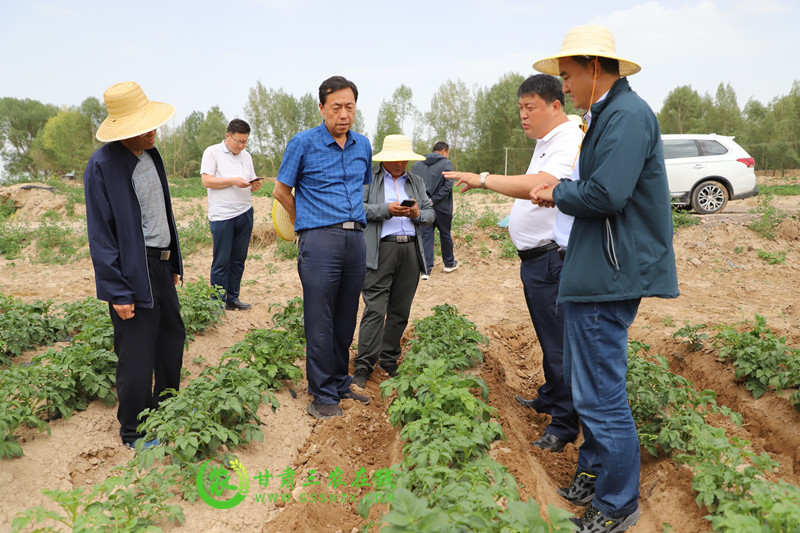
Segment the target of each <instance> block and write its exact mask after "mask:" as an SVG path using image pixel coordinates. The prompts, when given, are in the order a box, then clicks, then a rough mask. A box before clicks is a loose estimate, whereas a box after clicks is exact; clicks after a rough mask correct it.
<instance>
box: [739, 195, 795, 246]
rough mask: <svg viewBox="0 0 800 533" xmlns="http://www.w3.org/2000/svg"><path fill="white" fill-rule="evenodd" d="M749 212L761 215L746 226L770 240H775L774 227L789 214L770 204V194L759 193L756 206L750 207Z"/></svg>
mask: <svg viewBox="0 0 800 533" xmlns="http://www.w3.org/2000/svg"><path fill="white" fill-rule="evenodd" d="M750 212H751V213H755V214H758V215H761V216H760V217H759V218H757V219H756V220H754V221H753V222H751V223H750V224H748V225H747V227H748V228H750V229H751V230H753V231H755V232H756V233H758V234H759V235H761V236H762V237H764V238H765V239H770V240H775V228H776V227H777V226H778V224H780V223H781V222H783V220H784V219H785V218H786V217H788V216H789V215H787V214H786V213H785V212H784V211H782V210H780V209H778V208H777V207H775V206H774V205H772V195H771V194H764V195H759V196H758V207H756V208H755V209H751V210H750Z"/></svg>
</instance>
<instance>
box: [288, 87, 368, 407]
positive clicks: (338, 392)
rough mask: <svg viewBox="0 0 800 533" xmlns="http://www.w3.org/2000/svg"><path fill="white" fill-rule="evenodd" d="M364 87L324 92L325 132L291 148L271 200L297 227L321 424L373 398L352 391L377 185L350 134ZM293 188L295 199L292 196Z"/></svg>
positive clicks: (309, 366) (363, 144)
mask: <svg viewBox="0 0 800 533" xmlns="http://www.w3.org/2000/svg"><path fill="white" fill-rule="evenodd" d="M357 100H358V89H357V88H356V85H355V84H354V83H353V82H352V81H349V80H347V79H345V78H344V77H342V76H333V77H331V78H328V79H327V80H325V81H323V82H322V85H320V86H319V110H320V112H321V114H322V118H323V122H322V124H321V125H320V126H317V127H316V128H312V129H310V130H306V131H303V132H301V133H298V134H297V135H295V136H294V137H293V138H292V140H291V141H289V144H288V145H287V146H286V151H285V152H284V154H283V162H282V163H281V168H280V170H279V171H278V181H277V182H276V184H275V190H274V192H273V195H274V197H275V199H276V200H277V201H278V202H280V203H281V205H282V206H283V207H284V208H285V209H286V211H287V212H288V213H289V216H290V218H291V219H292V221H293V222H294V228H295V232H297V233H298V234H299V236H300V238H299V241H298V255H297V272H298V274H299V275H300V282H301V283H302V285H303V309H304V323H305V331H306V378H307V379H308V392H309V393H310V394H311V395H312V396H313V397H314V399H313V401H312V402H311V403H310V404H309V405H308V407H307V408H306V410H307V411H308V413H309V414H310V415H312V416H314V417H316V418H320V419H325V418H331V417H334V416H342V409H341V408H340V407H339V405H338V404H339V400H341V399H347V398H349V399H353V400H356V401H358V402H361V403H363V404H365V405H366V404H368V403H369V398H368V397H366V396H363V395H361V394H358V393H356V392H354V391H352V390H351V389H350V383H351V382H352V377H351V376H350V375H349V372H348V367H349V362H350V352H349V349H350V344H351V343H352V341H353V333H354V332H355V327H356V315H357V314H358V298H359V295H360V294H361V285H362V283H363V282H364V275H365V274H366V269H367V265H366V247H365V243H364V233H363V230H364V227H365V226H366V223H367V219H366V215H365V213H364V204H363V193H364V185H367V184H369V183H371V182H372V146H370V143H369V140H368V139H367V138H366V137H364V136H363V135H361V134H358V133H355V132H353V131H350V128H351V126H352V125H353V120H354V119H355V115H356V101H357ZM292 188H294V190H295V195H294V196H292Z"/></svg>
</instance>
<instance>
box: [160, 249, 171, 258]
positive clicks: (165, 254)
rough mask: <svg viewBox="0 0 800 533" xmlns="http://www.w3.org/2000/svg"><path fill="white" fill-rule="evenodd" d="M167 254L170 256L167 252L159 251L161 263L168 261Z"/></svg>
mask: <svg viewBox="0 0 800 533" xmlns="http://www.w3.org/2000/svg"><path fill="white" fill-rule="evenodd" d="M169 254H170V251H169V250H161V256H160V257H159V259H161V260H162V261H169Z"/></svg>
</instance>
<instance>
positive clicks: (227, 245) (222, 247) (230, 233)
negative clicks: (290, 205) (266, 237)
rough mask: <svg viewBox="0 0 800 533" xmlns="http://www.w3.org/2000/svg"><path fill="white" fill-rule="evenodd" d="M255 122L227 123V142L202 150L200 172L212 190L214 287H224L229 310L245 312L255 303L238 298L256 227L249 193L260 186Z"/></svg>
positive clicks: (212, 283) (209, 204) (210, 204)
mask: <svg viewBox="0 0 800 533" xmlns="http://www.w3.org/2000/svg"><path fill="white" fill-rule="evenodd" d="M249 136H250V125H249V124H248V123H247V122H245V121H244V120H241V119H238V118H235V119H233V120H231V122H230V124H228V132H227V133H226V134H225V140H224V141H222V142H221V143H219V144H215V145H213V146H209V147H208V148H206V150H205V152H203V162H202V163H201V165H200V176H201V177H202V179H203V186H204V187H206V188H207V189H208V220H209V226H210V228H211V236H212V237H213V239H214V258H213V260H212V262H211V279H210V282H211V285H218V286H220V287H222V288H223V289H224V291H225V292H224V294H223V296H222V297H223V299H224V300H225V309H227V310H229V311H234V310H240V311H246V310H247V309H250V307H252V306H251V305H250V304H246V303H244V302H242V301H240V300H239V290H240V287H241V283H242V274H243V273H244V262H245V260H246V259H247V248H248V247H249V246H250V234H251V233H252V231H253V202H252V199H251V198H250V193H251V191H252V192H255V191H257V190H258V189H260V188H261V178H258V177H256V172H255V169H254V168H253V158H252V157H251V156H250V154H249V153H248V152H247V150H245V149H244V147H245V146H247V139H248V137H249Z"/></svg>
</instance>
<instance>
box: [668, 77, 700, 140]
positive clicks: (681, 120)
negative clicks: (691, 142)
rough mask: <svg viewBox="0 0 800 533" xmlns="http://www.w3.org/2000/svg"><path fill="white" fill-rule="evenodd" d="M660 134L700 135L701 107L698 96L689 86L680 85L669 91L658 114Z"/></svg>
mask: <svg viewBox="0 0 800 533" xmlns="http://www.w3.org/2000/svg"><path fill="white" fill-rule="evenodd" d="M658 123H659V125H660V126H661V133H701V132H702V131H703V129H704V126H703V105H702V99H701V98H700V95H699V94H697V91H695V90H693V89H692V86H691V85H682V86H680V87H677V88H675V89H673V90H672V91H670V93H669V94H668V95H667V97H666V98H665V99H664V105H663V106H662V107H661V111H660V112H659V113H658Z"/></svg>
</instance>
